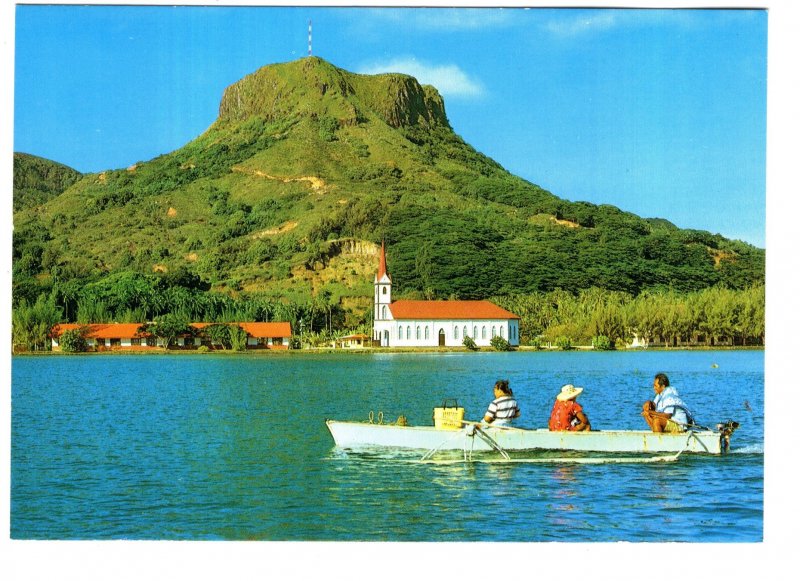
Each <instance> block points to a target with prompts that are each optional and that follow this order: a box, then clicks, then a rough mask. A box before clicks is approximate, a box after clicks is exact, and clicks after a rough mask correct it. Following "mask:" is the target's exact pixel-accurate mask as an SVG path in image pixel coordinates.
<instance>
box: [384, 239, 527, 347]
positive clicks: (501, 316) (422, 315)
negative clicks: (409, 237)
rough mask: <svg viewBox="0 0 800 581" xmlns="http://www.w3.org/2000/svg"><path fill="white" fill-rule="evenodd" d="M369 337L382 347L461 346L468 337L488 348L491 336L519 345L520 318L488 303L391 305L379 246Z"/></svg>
mask: <svg viewBox="0 0 800 581" xmlns="http://www.w3.org/2000/svg"><path fill="white" fill-rule="evenodd" d="M373 317H374V323H373V333H372V338H373V340H374V341H375V343H376V344H380V346H381V347H437V346H438V347H460V346H461V345H463V341H464V337H471V338H472V339H473V341H475V344H476V345H478V346H479V347H488V346H489V345H490V342H491V340H492V338H493V337H502V338H503V339H505V340H506V341H508V342H509V344H511V345H512V346H514V347H516V346H518V345H519V317H518V316H517V315H515V314H514V313H511V312H509V311H506V310H505V309H502V308H500V307H498V306H497V305H495V304H494V303H491V302H489V301H407V300H400V301H395V302H392V277H391V276H389V273H388V271H387V270H386V249H385V247H384V245H381V254H380V263H379V265H378V273H377V274H376V275H375V296H374V312H373Z"/></svg>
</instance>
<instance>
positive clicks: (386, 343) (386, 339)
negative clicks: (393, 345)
mask: <svg viewBox="0 0 800 581" xmlns="http://www.w3.org/2000/svg"><path fill="white" fill-rule="evenodd" d="M383 346H384V347H388V346H389V331H384V332H383Z"/></svg>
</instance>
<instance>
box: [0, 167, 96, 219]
mask: <svg viewBox="0 0 800 581" xmlns="http://www.w3.org/2000/svg"><path fill="white" fill-rule="evenodd" d="M80 177H81V174H80V172H78V171H76V170H74V169H72V168H71V167H67V166H65V165H62V164H60V163H56V162H54V161H50V160H49V159H43V158H41V157H36V156H35V155H29V154H27V153H15V154H14V212H18V211H20V210H23V209H26V208H34V207H36V206H39V205H41V204H44V203H45V202H47V201H49V200H51V199H52V198H54V197H56V196H57V195H59V194H60V193H61V192H63V191H64V190H66V189H67V188H68V187H69V186H71V185H72V184H74V183H75V182H77V181H78V180H79V179H80Z"/></svg>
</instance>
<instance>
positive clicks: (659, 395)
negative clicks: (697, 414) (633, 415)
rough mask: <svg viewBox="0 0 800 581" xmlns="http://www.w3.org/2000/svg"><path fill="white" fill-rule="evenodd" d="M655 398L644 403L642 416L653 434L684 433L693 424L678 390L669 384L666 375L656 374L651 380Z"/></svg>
mask: <svg viewBox="0 0 800 581" xmlns="http://www.w3.org/2000/svg"><path fill="white" fill-rule="evenodd" d="M653 391H655V392H656V396H655V397H654V398H653V399H652V400H648V401H646V402H644V405H643V406H642V416H644V419H645V421H646V422H647V425H648V426H650V429H651V430H653V431H654V432H685V431H686V428H688V427H689V426H691V425H692V424H694V419H693V418H692V414H691V412H689V408H688V407H686V404H685V403H684V401H683V400H682V399H681V397H680V396H679V395H678V390H677V389H675V388H674V387H672V386H671V385H670V384H669V377H667V374H666V373H658V374H657V375H656V376H655V378H654V379H653Z"/></svg>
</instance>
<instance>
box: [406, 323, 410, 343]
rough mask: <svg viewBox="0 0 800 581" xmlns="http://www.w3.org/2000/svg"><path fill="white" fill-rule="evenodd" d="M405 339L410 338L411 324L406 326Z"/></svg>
mask: <svg viewBox="0 0 800 581" xmlns="http://www.w3.org/2000/svg"><path fill="white" fill-rule="evenodd" d="M406 339H408V340H410V339H411V325H409V326H408V327H406Z"/></svg>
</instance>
